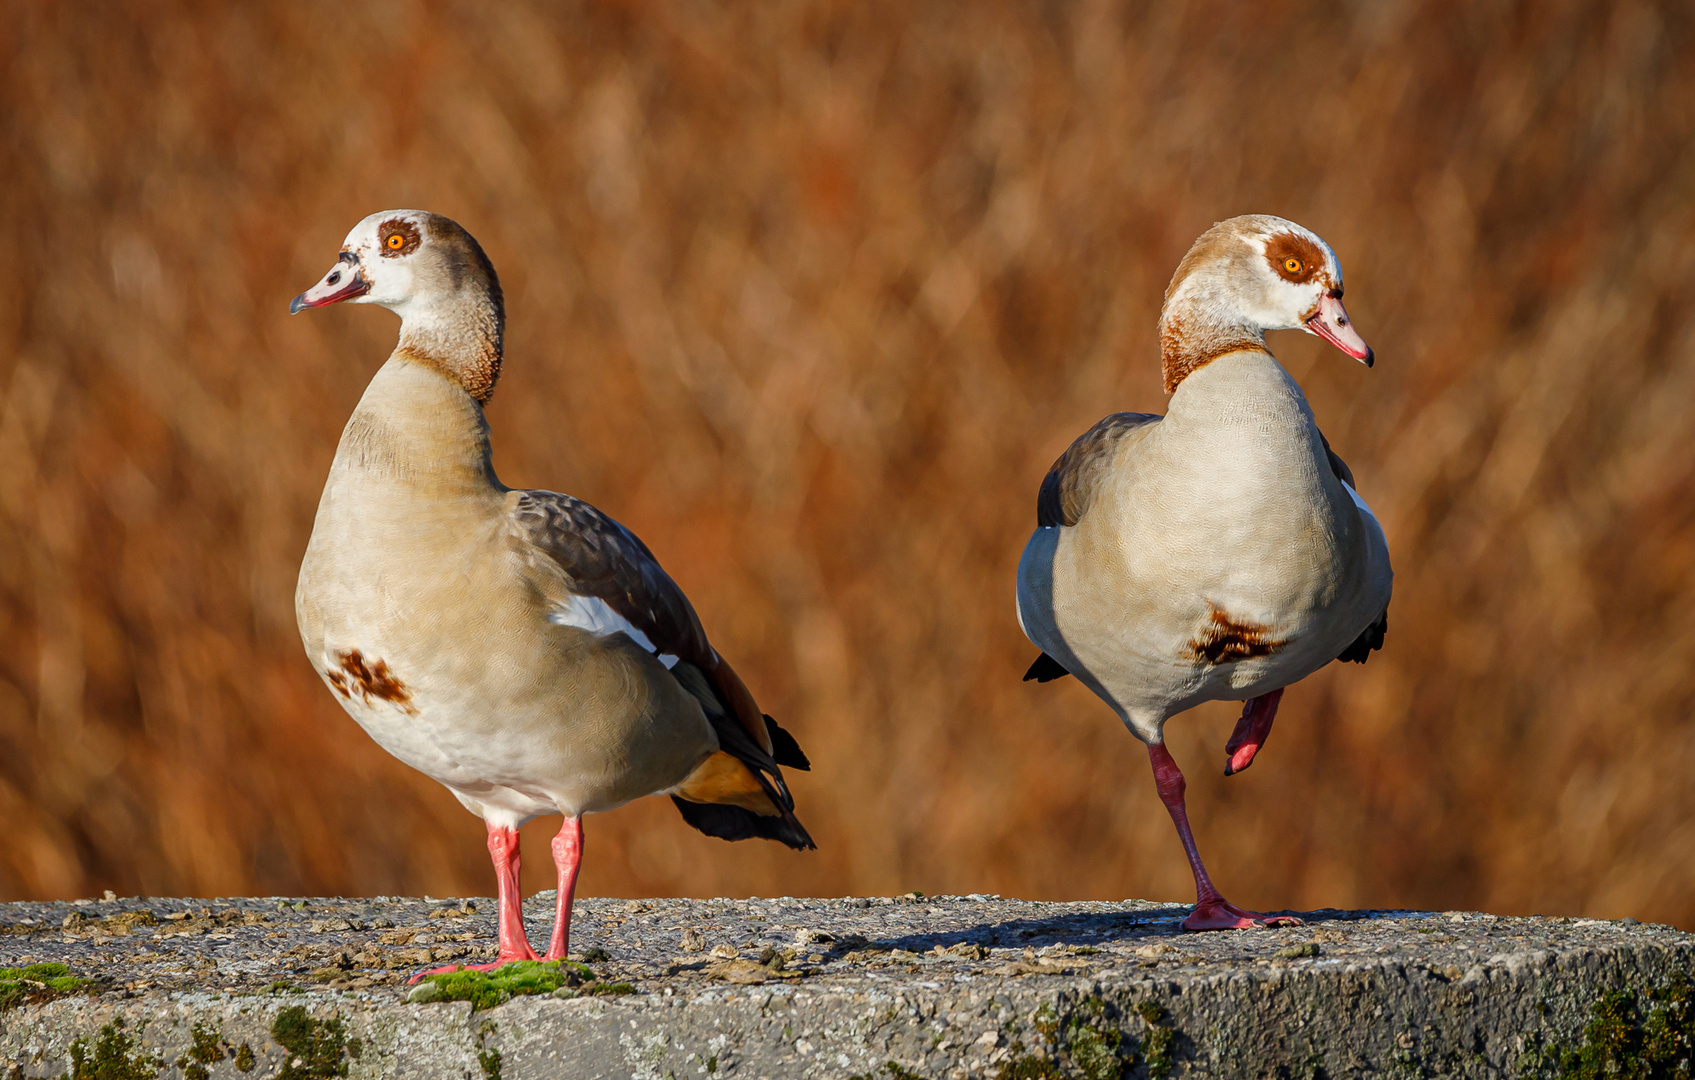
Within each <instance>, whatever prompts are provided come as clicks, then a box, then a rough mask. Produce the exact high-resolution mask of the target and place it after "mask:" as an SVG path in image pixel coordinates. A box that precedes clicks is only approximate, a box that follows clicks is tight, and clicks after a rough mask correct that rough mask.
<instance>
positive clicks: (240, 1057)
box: [235, 1043, 259, 1072]
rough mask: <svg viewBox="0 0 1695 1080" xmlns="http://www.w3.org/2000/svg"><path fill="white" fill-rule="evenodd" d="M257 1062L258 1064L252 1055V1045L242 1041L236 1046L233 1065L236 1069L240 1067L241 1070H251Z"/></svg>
mask: <svg viewBox="0 0 1695 1080" xmlns="http://www.w3.org/2000/svg"><path fill="white" fill-rule="evenodd" d="M257 1064H259V1062H258V1060H257V1059H256V1058H255V1057H254V1056H253V1047H251V1046H249V1045H247V1044H246V1043H242V1044H241V1045H240V1046H238V1047H236V1051H235V1067H236V1068H237V1069H240V1070H241V1071H242V1072H252V1071H253V1066H255V1065H257Z"/></svg>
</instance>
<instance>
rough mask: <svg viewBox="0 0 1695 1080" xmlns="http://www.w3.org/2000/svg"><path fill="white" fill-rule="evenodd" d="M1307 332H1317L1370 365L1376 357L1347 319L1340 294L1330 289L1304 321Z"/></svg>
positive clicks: (1356, 358) (1350, 354)
mask: <svg viewBox="0 0 1695 1080" xmlns="http://www.w3.org/2000/svg"><path fill="white" fill-rule="evenodd" d="M1306 330H1307V333H1309V334H1317V335H1318V336H1319V337H1321V338H1323V339H1324V340H1325V341H1328V342H1330V344H1332V345H1334V346H1336V347H1337V348H1338V349H1341V350H1342V351H1343V352H1345V353H1347V354H1348V355H1349V356H1351V357H1353V358H1354V359H1355V360H1358V361H1359V362H1360V363H1362V364H1364V365H1365V366H1366V367H1370V366H1371V365H1372V362H1373V361H1374V360H1376V357H1375V356H1374V355H1372V352H1371V347H1370V346H1369V345H1367V344H1366V343H1365V339H1364V338H1362V337H1360V334H1359V331H1358V330H1355V329H1354V324H1353V322H1351V321H1350V320H1349V319H1348V309H1347V308H1345V307H1343V306H1342V294H1341V293H1340V292H1337V291H1336V290H1334V289H1332V290H1331V291H1329V292H1327V293H1325V294H1324V297H1323V299H1321V300H1319V302H1318V310H1317V311H1315V312H1313V313H1312V317H1311V318H1310V319H1308V320H1307V321H1306Z"/></svg>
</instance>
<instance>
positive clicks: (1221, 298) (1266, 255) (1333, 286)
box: [1160, 214, 1375, 391]
mask: <svg viewBox="0 0 1695 1080" xmlns="http://www.w3.org/2000/svg"><path fill="white" fill-rule="evenodd" d="M1267 330H1302V331H1305V332H1306V333H1309V334H1313V335H1315V336H1317V337H1321V338H1323V339H1324V340H1325V341H1328V342H1330V344H1332V345H1334V346H1336V347H1337V348H1338V349H1340V350H1342V351H1343V352H1345V353H1347V354H1348V355H1349V356H1351V357H1353V358H1354V359H1356V360H1358V361H1360V362H1361V363H1362V364H1364V365H1365V366H1366V367H1370V366H1371V365H1372V363H1373V361H1374V359H1375V357H1374V356H1373V354H1372V351H1371V349H1370V347H1369V346H1367V345H1366V343H1365V339H1363V338H1362V337H1360V335H1359V331H1357V330H1355V329H1354V324H1353V321H1352V320H1351V319H1349V318H1348V311H1347V309H1346V308H1344V307H1343V306H1342V264H1341V262H1340V261H1339V260H1338V259H1337V258H1336V253H1335V252H1334V251H1332V250H1331V248H1330V245H1329V244H1327V243H1325V242H1324V241H1323V240H1322V239H1321V238H1320V237H1319V236H1318V234H1316V233H1314V232H1312V231H1311V230H1310V229H1306V228H1303V227H1302V226H1300V225H1297V224H1295V223H1294V222H1293V221H1288V220H1286V219H1284V218H1280V217H1272V216H1271V215H1269V214H1248V215H1244V216H1242V217H1234V218H1231V219H1230V220H1228V221H1221V222H1219V223H1218V224H1216V225H1214V226H1213V227H1212V228H1210V229H1208V230H1207V231H1206V232H1204V233H1202V234H1201V236H1200V238H1199V239H1198V240H1196V241H1195V243H1194V246H1192V247H1191V248H1190V249H1189V253H1188V254H1187V255H1185V256H1184V257H1183V261H1182V262H1181V263H1179V264H1178V266H1177V272H1176V273H1175V274H1173V275H1172V278H1171V284H1170V285H1169V286H1167V288H1166V290H1165V308H1164V310H1163V311H1162V312H1161V313H1160V352H1161V356H1162V360H1163V362H1164V368H1165V381H1166V389H1167V390H1168V391H1170V390H1175V389H1176V387H1177V384H1178V383H1180V382H1181V381H1182V380H1183V378H1184V377H1186V376H1187V375H1188V374H1189V373H1190V372H1192V371H1194V370H1195V369H1196V368H1198V367H1200V366H1201V365H1202V364H1205V363H1206V362H1207V361H1209V360H1212V359H1214V358H1216V357H1218V356H1222V355H1224V354H1225V353H1228V352H1236V351H1242V350H1258V351H1265V332H1266V331H1267Z"/></svg>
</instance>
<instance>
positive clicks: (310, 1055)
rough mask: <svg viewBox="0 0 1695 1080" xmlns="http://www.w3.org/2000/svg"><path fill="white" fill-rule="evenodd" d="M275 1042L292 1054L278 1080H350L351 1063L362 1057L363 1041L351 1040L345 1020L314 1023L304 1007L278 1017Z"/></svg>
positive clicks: (292, 1008) (274, 1025) (273, 1028)
mask: <svg viewBox="0 0 1695 1080" xmlns="http://www.w3.org/2000/svg"><path fill="white" fill-rule="evenodd" d="M271 1038H273V1039H275V1040H277V1043H278V1045H280V1046H281V1047H282V1048H283V1049H284V1050H287V1051H288V1059H287V1060H286V1061H284V1062H283V1067H282V1071H281V1072H279V1073H277V1080H326V1078H328V1077H331V1076H346V1075H347V1059H348V1058H349V1057H358V1056H359V1049H360V1047H359V1040H358V1039H349V1038H348V1037H347V1028H346V1026H345V1025H344V1024H343V1023H342V1020H341V1017H339V1016H337V1017H333V1018H331V1019H329V1020H314V1019H312V1017H311V1015H310V1014H309V1013H307V1011H306V1009H305V1007H304V1006H301V1005H291V1006H290V1007H288V1008H286V1009H283V1010H282V1011H281V1012H279V1013H277V1018H276V1020H275V1021H273V1022H272V1024H271Z"/></svg>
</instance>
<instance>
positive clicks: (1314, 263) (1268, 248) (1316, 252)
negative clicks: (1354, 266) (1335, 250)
mask: <svg viewBox="0 0 1695 1080" xmlns="http://www.w3.org/2000/svg"><path fill="white" fill-rule="evenodd" d="M1265 258H1266V261H1267V262H1269V263H1271V268H1272V269H1273V270H1275V271H1277V274H1278V276H1279V277H1281V278H1282V279H1283V280H1285V281H1293V282H1295V283H1296V284H1303V283H1305V282H1308V281H1311V280H1312V279H1313V278H1315V277H1317V276H1318V273H1319V271H1320V270H1323V269H1324V252H1323V251H1321V250H1320V249H1319V246H1318V245H1317V244H1315V243H1313V242H1312V241H1311V240H1308V239H1307V238H1306V237H1304V236H1296V235H1295V234H1294V233H1278V234H1277V235H1276V236H1273V237H1271V238H1270V239H1269V240H1267V241H1266V242H1265Z"/></svg>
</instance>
